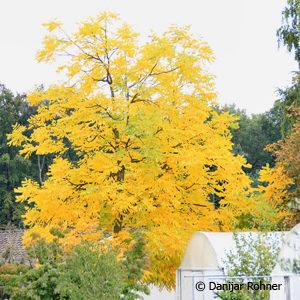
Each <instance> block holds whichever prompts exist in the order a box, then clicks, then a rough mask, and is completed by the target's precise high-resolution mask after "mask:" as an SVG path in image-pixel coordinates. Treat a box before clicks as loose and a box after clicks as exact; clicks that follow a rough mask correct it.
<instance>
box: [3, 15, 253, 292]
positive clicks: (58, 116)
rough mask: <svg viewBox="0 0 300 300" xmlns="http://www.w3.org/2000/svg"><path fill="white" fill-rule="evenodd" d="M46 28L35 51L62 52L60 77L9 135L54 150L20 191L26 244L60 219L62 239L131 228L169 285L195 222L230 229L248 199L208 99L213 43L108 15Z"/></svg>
mask: <svg viewBox="0 0 300 300" xmlns="http://www.w3.org/2000/svg"><path fill="white" fill-rule="evenodd" d="M45 26H46V27H47V28H48V31H49V34H48V35H47V36H46V37H45V39H44V48H43V49H42V50H41V51H39V52H38V54H37V60H38V61H40V62H41V61H43V62H52V61H54V60H55V59H56V58H57V57H61V56H65V59H66V60H65V62H64V63H63V64H62V65H61V66H60V67H59V68H58V71H60V72H64V74H65V76H66V81H65V82H64V83H63V84H60V85H52V86H50V87H49V88H47V89H42V90H36V91H34V92H33V93H32V94H31V95H29V96H28V101H29V102H30V103H31V105H38V107H39V108H38V113H37V114H36V115H34V116H32V117H31V118H30V119H29V125H28V126H27V127H23V126H20V125H15V127H14V130H13V133H12V134H11V135H10V137H9V138H10V143H11V144H13V145H18V146H21V147H22V150H21V153H22V154H24V155H25V156H27V157H28V156H30V155H31V154H32V153H36V154H37V155H40V156H43V155H49V154H51V155H52V156H53V157H54V159H53V163H52V165H51V167H50V170H49V172H48V174H47V180H45V181H44V183H43V185H42V186H40V185H39V184H38V183H37V182H33V181H31V180H26V181H24V182H23V185H22V187H20V188H19V189H18V190H17V192H18V193H19V196H18V198H17V200H18V201H24V202H26V201H27V202H28V203H29V204H28V208H27V212H26V215H25V224H26V225H27V226H29V228H30V230H29V231H28V232H27V234H26V237H25V241H27V242H28V241H30V234H31V233H32V232H38V233H39V234H40V235H41V236H43V237H46V238H49V237H50V236H51V235H50V234H49V231H50V229H51V228H52V227H53V226H58V225H59V226H62V227H63V229H68V233H67V234H66V237H65V239H64V243H65V245H66V246H70V245H74V244H76V243H77V242H78V241H80V238H81V237H82V236H83V235H84V236H85V238H103V236H108V235H109V236H113V237H114V241H116V242H118V243H120V244H122V241H124V240H127V239H129V238H130V237H131V236H133V234H134V233H135V232H136V231H138V232H139V233H141V234H143V235H144V237H145V239H146V241H147V249H148V251H149V253H150V259H151V264H152V267H151V270H150V273H149V274H148V280H150V281H152V282H155V283H156V284H162V285H165V286H167V287H171V286H174V278H175V277H174V274H175V270H176V268H177V266H178V264H179V262H180V258H181V257H182V254H183V251H184V249H185V245H186V243H187V241H188V239H189V238H190V236H191V235H192V234H193V233H194V232H195V231H198V230H216V231H220V230H223V231H224V230H231V229H232V226H233V225H234V224H235V222H236V220H238V217H239V216H240V215H241V213H242V212H245V211H246V212H248V211H251V210H252V209H253V207H254V206H255V205H256V204H255V201H254V202H253V201H251V199H250V198H249V197H248V193H249V191H250V180H249V178H248V177H247V176H246V175H245V173H244V172H243V171H242V166H246V161H245V159H244V158H243V157H240V156H235V155H234V154H233V153H232V151H231V150H232V143H231V141H230V139H231V135H230V130H229V128H230V126H232V125H233V124H234V121H235V119H234V117H232V116H230V115H229V114H227V113H221V114H218V113H217V112H215V110H214V109H213V108H212V106H213V104H214V101H215V98H216V94H215V91H214V82H213V77H212V76H211V75H210V74H209V73H208V72H207V71H206V65H207V63H210V62H211V61H212V60H213V55H212V51H211V49H210V48H209V46H208V45H207V44H206V43H205V42H203V41H202V40H201V39H200V38H198V37H195V36H194V35H193V34H191V33H190V30H189V28H188V27H183V28H179V27H176V26H172V27H170V28H169V30H168V31H166V32H165V33H163V34H161V35H158V34H155V33H153V32H152V33H151V35H150V37H149V40H148V42H146V43H141V42H140V41H139V36H138V34H137V33H135V32H134V30H133V29H132V28H131V27H130V26H129V25H128V24H126V23H122V22H121V20H120V19H119V18H118V17H117V16H116V15H114V14H111V13H102V14H100V15H98V16H97V17H95V18H90V19H88V20H87V21H85V22H82V23H80V25H79V28H78V31H77V32H75V33H73V34H67V33H65V32H64V30H63V29H62V27H61V24H60V23H59V22H50V23H47V24H45ZM60 61H61V60H60ZM70 151H72V159H71V158H70V155H68V153H69V152H70ZM214 198H215V199H221V201H220V203H219V207H218V208H216V205H214V203H213V199H214Z"/></svg>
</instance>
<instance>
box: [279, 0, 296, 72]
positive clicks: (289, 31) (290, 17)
mask: <svg viewBox="0 0 300 300" xmlns="http://www.w3.org/2000/svg"><path fill="white" fill-rule="evenodd" d="M299 16H300V1H299V0H287V6H286V7H285V8H284V10H283V12H282V17H283V18H282V19H283V20H282V21H283V22H282V23H283V24H282V26H281V27H280V28H279V29H278V30H277V37H278V42H279V44H281V43H283V44H284V45H285V46H286V47H287V49H288V51H289V52H292V51H294V52H295V60H296V61H297V62H298V64H299V67H300V42H299V39H300V23H299Z"/></svg>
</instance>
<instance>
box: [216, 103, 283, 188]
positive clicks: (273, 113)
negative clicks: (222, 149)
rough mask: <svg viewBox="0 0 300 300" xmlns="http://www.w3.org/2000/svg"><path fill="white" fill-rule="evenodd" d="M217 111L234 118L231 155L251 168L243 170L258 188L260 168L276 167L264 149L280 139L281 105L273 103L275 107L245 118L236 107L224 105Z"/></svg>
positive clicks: (243, 112) (273, 157) (271, 156)
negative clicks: (238, 157) (235, 118)
mask: <svg viewBox="0 0 300 300" xmlns="http://www.w3.org/2000/svg"><path fill="white" fill-rule="evenodd" d="M218 111H225V112H229V113H230V114H231V115H234V116H237V117H238V120H237V125H238V126H236V127H232V128H231V129H230V131H231V134H232V142H233V143H234V145H233V152H234V154H236V155H243V156H244V157H245V158H246V159H247V162H248V163H249V164H250V165H251V166H252V167H251V168H244V171H245V172H246V174H247V175H249V176H250V178H251V179H252V180H253V181H254V186H256V187H257V186H258V184H259V182H258V177H259V171H260V170H261V168H262V167H263V166H265V165H266V164H269V165H270V166H271V167H273V166H274V165H275V156H274V155H273V154H272V153H270V152H269V151H267V150H266V149H265V147H266V146H267V145H269V144H272V143H275V142H277V141H279V140H280V139H281V118H282V116H283V111H282V108H281V105H280V103H279V102H278V101H277V102H275V104H274V106H273V107H272V108H271V109H270V110H269V111H267V112H265V113H262V114H253V115H252V116H248V115H247V114H246V111H245V110H240V109H238V108H236V106H235V105H234V104H233V105H229V106H224V107H222V108H221V109H219V110H218Z"/></svg>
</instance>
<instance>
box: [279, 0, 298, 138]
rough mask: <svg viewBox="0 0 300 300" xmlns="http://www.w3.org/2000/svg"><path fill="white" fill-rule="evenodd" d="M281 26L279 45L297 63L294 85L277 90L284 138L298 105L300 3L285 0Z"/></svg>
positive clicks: (292, 121)
mask: <svg viewBox="0 0 300 300" xmlns="http://www.w3.org/2000/svg"><path fill="white" fill-rule="evenodd" d="M282 17H283V18H282V19H283V20H282V22H283V24H282V26H281V27H280V28H279V29H278V30H277V37H278V42H279V45H280V44H281V43H282V44H283V45H284V46H286V48H287V50H288V51H289V52H294V55H295V60H296V62H297V63H298V70H297V72H295V73H296V75H295V79H294V83H293V85H292V86H291V87H287V88H286V89H279V94H280V96H281V102H282V108H283V110H284V112H285V114H284V115H283V117H282V133H283V135H284V136H286V135H289V134H290V133H291V129H292V127H293V124H294V123H295V121H296V120H295V118H294V116H293V114H291V112H292V110H293V108H297V107H299V105H300V86H299V82H300V80H299V69H300V22H299V20H300V19H299V18H300V1H299V0H287V6H286V7H285V9H284V10H283V12H282Z"/></svg>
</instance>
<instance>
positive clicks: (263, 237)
mask: <svg viewBox="0 0 300 300" xmlns="http://www.w3.org/2000/svg"><path fill="white" fill-rule="evenodd" d="M233 239H234V242H235V247H236V250H235V251H230V252H229V253H227V256H226V260H225V261H224V263H225V265H224V273H225V274H224V275H226V276H227V277H238V276H243V277H241V278H238V279H230V280H226V281H225V283H227V284H229V283H233V284H234V283H239V284H240V283H244V282H248V281H253V279H250V278H247V276H249V277H251V276H269V275H270V273H271V271H272V270H273V268H274V266H275V263H276V258H277V256H278V254H279V239H280V238H275V239H274V237H271V236H270V235H268V234H267V233H259V234H258V237H257V238H255V237H254V236H253V235H251V234H250V235H244V234H243V233H241V234H239V235H238V234H237V233H234V235H233ZM257 280H258V281H261V282H262V283H268V282H269V279H268V277H265V278H260V277H258V279H257ZM254 281H255V279H254ZM255 283H256V282H255ZM216 295H217V296H218V297H220V299H223V300H234V299H239V300H253V299H257V300H258V299H269V291H268V290H253V291H252V290H251V289H249V290H248V289H245V288H243V289H241V290H234V291H232V292H231V291H222V292H216Z"/></svg>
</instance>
